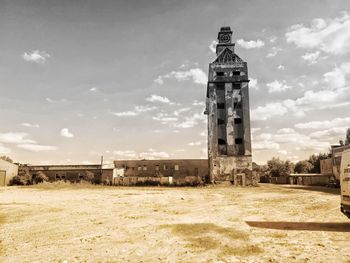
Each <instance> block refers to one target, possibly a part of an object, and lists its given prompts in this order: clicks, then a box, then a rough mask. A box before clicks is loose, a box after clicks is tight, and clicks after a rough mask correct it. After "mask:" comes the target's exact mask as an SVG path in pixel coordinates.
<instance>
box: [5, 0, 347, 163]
mask: <svg viewBox="0 0 350 263" xmlns="http://www.w3.org/2000/svg"><path fill="white" fill-rule="evenodd" d="M348 10H350V1H348V0H344V1H340V0H329V1H315V0H314V1H312V0H311V1H304V0H299V1H273V0H264V1H258V0H256V1H253V0H251V1H246V0H241V1H238V0H237V1H236V0H235V1H207V0H201V1H199V0H197V1H189V0H184V1H175V0H163V1H161V0H147V1H141V0H139V1H133V0H125V1H122V0H118V1H103V0H99V1H74V0H69V1H68V0H67V1H47V0H45V1H39V0H37V1H28V0H26V1H24V0H23V1H17V0H8V1H5V0H0V32H1V41H0V50H1V52H0V91H1V96H0V107H1V111H0V112H1V127H0V154H6V155H9V156H10V157H12V158H13V159H14V160H15V161H19V162H24V163H32V164H41V163H42V164H44V163H82V162H84V163H98V162H99V158H100V157H99V156H100V155H104V156H105V159H106V160H109V161H110V160H114V159H124V158H125V159H129V158H207V153H206V148H207V146H206V145H207V142H206V134H207V131H206V116H205V115H203V111H204V101H205V93H206V82H207V73H208V64H209V63H210V62H211V61H213V60H214V58H215V53H214V52H213V50H214V47H215V42H214V41H215V39H216V37H217V32H218V30H219V29H220V27H221V26H231V28H232V29H233V32H234V33H233V40H234V41H235V42H236V53H237V54H238V55H239V56H240V57H241V58H242V59H243V60H245V61H247V63H248V71H249V78H250V80H251V81H250V96H251V100H250V106H251V119H252V121H251V123H252V136H253V145H252V146H253V160H254V161H256V162H258V163H262V162H264V161H266V160H267V159H269V158H271V157H272V156H279V157H280V158H282V159H290V160H292V161H296V160H299V159H303V158H307V157H308V155H309V154H311V153H314V152H326V151H327V149H328V148H329V146H330V144H335V143H337V142H338V141H339V139H340V138H343V137H344V136H345V128H346V127H349V126H350V92H349V87H350V86H349V80H350V78H349V76H350V61H349V58H350V55H349V53H350V13H349V12H348Z"/></svg>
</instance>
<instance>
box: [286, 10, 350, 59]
mask: <svg viewBox="0 0 350 263" xmlns="http://www.w3.org/2000/svg"><path fill="white" fill-rule="evenodd" d="M285 37H286V40H287V42H289V43H294V44H295V45H296V46H297V47H300V48H307V49H311V48H315V49H319V50H322V51H323V52H326V53H330V54H334V55H338V54H345V53H348V52H349V51H350V16H349V15H348V13H347V12H342V16H340V17H336V18H334V19H322V18H316V19H313V20H312V22H311V25H310V26H309V27H307V26H304V25H303V24H297V25H293V26H291V27H290V28H289V29H288V32H287V33H286V34H285Z"/></svg>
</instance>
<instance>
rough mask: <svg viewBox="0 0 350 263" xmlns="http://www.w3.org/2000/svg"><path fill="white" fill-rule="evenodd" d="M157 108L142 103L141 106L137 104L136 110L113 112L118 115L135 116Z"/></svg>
mask: <svg viewBox="0 0 350 263" xmlns="http://www.w3.org/2000/svg"><path fill="white" fill-rule="evenodd" d="M156 109H158V107H156V106H148V105H146V106H142V105H140V106H135V107H134V110H132V111H122V112H112V114H113V115H115V116H118V117H133V116H138V115H140V114H141V113H144V112H149V111H154V110H156Z"/></svg>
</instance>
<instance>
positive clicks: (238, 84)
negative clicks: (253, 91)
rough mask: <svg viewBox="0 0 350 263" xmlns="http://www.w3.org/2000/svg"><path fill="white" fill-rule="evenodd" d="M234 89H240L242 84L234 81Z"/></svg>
mask: <svg viewBox="0 0 350 263" xmlns="http://www.w3.org/2000/svg"><path fill="white" fill-rule="evenodd" d="M232 86H233V89H240V88H241V84H240V83H233V85H232Z"/></svg>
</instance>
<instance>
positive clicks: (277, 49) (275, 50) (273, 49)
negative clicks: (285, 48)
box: [266, 47, 282, 58]
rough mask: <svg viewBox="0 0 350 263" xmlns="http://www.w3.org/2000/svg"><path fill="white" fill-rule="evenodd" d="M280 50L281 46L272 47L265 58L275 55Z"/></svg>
mask: <svg viewBox="0 0 350 263" xmlns="http://www.w3.org/2000/svg"><path fill="white" fill-rule="evenodd" d="M280 51H282V48H280V47H272V48H271V50H270V52H269V53H268V54H267V55H266V57H267V58H271V57H275V56H276V55H277V54H278V53H279V52H280Z"/></svg>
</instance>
